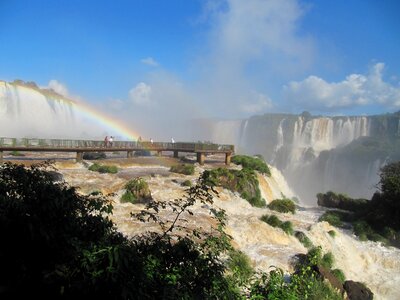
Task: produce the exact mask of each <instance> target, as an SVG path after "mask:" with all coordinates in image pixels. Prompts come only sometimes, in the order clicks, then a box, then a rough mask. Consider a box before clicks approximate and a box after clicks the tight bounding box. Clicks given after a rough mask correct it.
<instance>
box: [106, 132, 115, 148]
mask: <svg viewBox="0 0 400 300" xmlns="http://www.w3.org/2000/svg"><path fill="white" fill-rule="evenodd" d="M113 139H114V138H113V137H112V135H111V136H108V135H106V137H105V138H104V147H106V148H107V147H112V145H113Z"/></svg>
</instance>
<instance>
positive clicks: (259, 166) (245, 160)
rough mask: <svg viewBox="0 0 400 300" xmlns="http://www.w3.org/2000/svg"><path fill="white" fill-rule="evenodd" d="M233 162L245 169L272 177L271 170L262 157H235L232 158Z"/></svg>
mask: <svg viewBox="0 0 400 300" xmlns="http://www.w3.org/2000/svg"><path fill="white" fill-rule="evenodd" d="M232 162H233V163H234V164H236V165H242V167H243V168H246V169H250V170H253V171H258V172H260V173H262V174H265V175H267V176H271V171H270V170H269V168H268V165H267V164H266V163H265V161H264V160H263V159H261V158H260V157H251V156H247V155H235V156H233V157H232Z"/></svg>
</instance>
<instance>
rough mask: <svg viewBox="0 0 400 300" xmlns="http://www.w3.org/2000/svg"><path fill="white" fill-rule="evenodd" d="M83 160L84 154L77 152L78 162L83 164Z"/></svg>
mask: <svg viewBox="0 0 400 300" xmlns="http://www.w3.org/2000/svg"><path fill="white" fill-rule="evenodd" d="M82 160H83V152H82V151H77V152H76V162H81V161H82Z"/></svg>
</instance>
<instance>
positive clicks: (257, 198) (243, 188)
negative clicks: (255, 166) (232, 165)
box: [206, 168, 265, 207]
mask: <svg viewBox="0 0 400 300" xmlns="http://www.w3.org/2000/svg"><path fill="white" fill-rule="evenodd" d="M206 172H209V173H210V175H209V177H210V180H211V181H212V183H213V184H214V185H216V186H222V187H224V188H226V189H229V190H231V191H234V192H238V193H240V196H241V197H242V198H243V199H246V200H247V201H248V202H249V203H250V204H251V205H252V206H256V207H264V206H265V200H264V199H263V198H261V191H260V188H259V182H258V179H257V175H256V173H255V172H254V171H252V170H250V169H242V170H230V169H226V168H218V169H213V170H211V171H206Z"/></svg>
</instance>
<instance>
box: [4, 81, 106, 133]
mask: <svg viewBox="0 0 400 300" xmlns="http://www.w3.org/2000/svg"><path fill="white" fill-rule="evenodd" d="M105 130H107V127H104V126H102V125H101V124H99V123H98V122H97V120H95V119H94V118H93V117H92V118H90V117H89V116H87V115H85V113H83V111H82V110H81V109H80V108H79V105H77V104H76V103H75V102H73V101H71V100H69V99H66V98H65V97H63V96H61V95H58V94H56V93H55V92H53V91H51V90H45V89H40V88H38V87H37V86H36V85H33V84H30V85H27V84H24V83H7V82H4V81H0V136H3V137H40V138H94V137H101V138H102V137H103V136H104V132H105Z"/></svg>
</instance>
